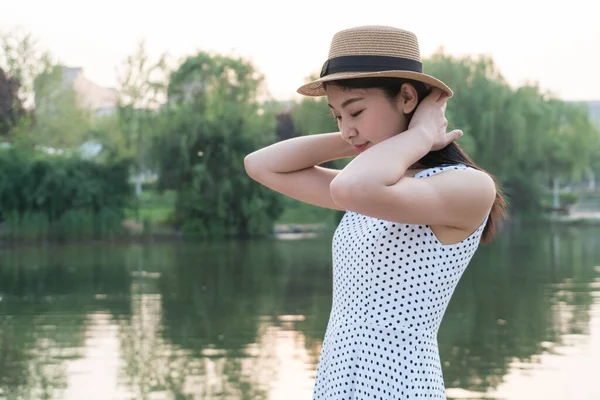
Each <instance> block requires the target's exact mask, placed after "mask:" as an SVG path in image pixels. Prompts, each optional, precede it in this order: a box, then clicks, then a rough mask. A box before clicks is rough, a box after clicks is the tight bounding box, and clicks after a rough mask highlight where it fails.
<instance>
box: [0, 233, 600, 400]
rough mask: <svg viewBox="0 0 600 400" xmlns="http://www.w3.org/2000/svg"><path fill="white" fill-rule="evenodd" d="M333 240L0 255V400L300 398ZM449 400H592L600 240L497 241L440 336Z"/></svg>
mask: <svg viewBox="0 0 600 400" xmlns="http://www.w3.org/2000/svg"><path fill="white" fill-rule="evenodd" d="M331 286H332V284H331V236H330V235H329V234H328V235H325V236H320V237H316V238H315V237H313V238H307V239H297V240H255V241H243V242H240V241H227V242H218V243H148V244H126V245H125V244H122V245H118V244H89V245H65V246H48V247H21V248H13V249H8V248H4V249H1V250H0V399H10V400H13V399H27V400H37V399H61V400H81V399H85V400H92V399H102V400H124V399H149V400H150V399H151V400H163V399H178V400H179V399H285V400H296V399H298V400H299V399H310V398H311V395H312V387H313V379H314V375H315V369H316V365H317V362H318V357H319V352H320V349H321V344H322V339H323V335H324V332H325V328H326V326H327V320H328V317H329V312H330V309H331ZM438 340H439V346H440V355H441V359H442V364H443V372H444V378H445V382H446V388H447V395H448V398H449V399H506V400H525V399H527V400H530V399H544V400H565V399H578V400H592V399H594V400H598V399H600V385H598V377H600V227H588V228H583V227H581V228H576V227H572V228H565V227H562V228H550V227H539V228H534V227H531V228H527V229H516V228H511V230H506V231H504V232H502V234H501V235H500V237H499V238H498V239H497V241H496V242H494V243H493V244H491V245H484V246H482V247H481V248H480V250H479V251H478V252H477V253H476V255H475V257H474V259H473V261H472V262H471V264H470V266H469V267H468V269H467V271H466V272H465V274H464V275H463V277H462V279H461V281H460V284H459V286H458V288H457V290H456V292H455V295H454V297H453V299H452V301H451V303H450V305H449V307H448V310H447V312H446V315H445V318H444V321H443V322H442V326H441V329H440V332H439V335H438Z"/></svg>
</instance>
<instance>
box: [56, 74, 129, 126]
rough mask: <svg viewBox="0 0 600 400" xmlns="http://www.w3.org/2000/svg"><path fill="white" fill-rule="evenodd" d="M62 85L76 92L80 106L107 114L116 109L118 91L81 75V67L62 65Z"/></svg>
mask: <svg viewBox="0 0 600 400" xmlns="http://www.w3.org/2000/svg"><path fill="white" fill-rule="evenodd" d="M62 70H63V87H65V88H73V89H74V90H75V92H76V93H77V94H78V98H79V101H80V106H82V107H85V108H87V109H90V110H92V111H94V112H95V113H96V115H98V116H100V115H109V114H112V113H114V112H115V110H116V109H117V98H118V92H117V90H116V89H114V88H106V87H102V86H100V85H98V84H96V83H94V82H92V81H90V80H89V79H88V78H86V77H85V76H84V75H83V68H79V67H66V66H62Z"/></svg>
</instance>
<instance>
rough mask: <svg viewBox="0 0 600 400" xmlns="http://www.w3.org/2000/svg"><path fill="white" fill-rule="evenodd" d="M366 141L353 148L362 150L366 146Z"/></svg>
mask: <svg viewBox="0 0 600 400" xmlns="http://www.w3.org/2000/svg"><path fill="white" fill-rule="evenodd" d="M367 145H368V143H363V144H361V145H360V146H354V148H355V149H356V150H358V151H363V150H365V149H366V148H367Z"/></svg>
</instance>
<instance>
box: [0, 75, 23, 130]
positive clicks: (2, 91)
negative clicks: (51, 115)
mask: <svg viewBox="0 0 600 400" xmlns="http://www.w3.org/2000/svg"><path fill="white" fill-rule="evenodd" d="M19 87H20V84H19V81H18V80H17V79H15V78H13V77H8V76H6V74H5V73H4V70H3V69H2V68H1V67H0V137H4V138H7V137H8V136H9V135H10V134H11V132H12V129H13V128H14V127H15V125H17V123H18V121H19V119H20V118H21V117H23V116H24V115H25V109H24V108H23V104H22V102H21V99H20V98H19V96H18V92H19Z"/></svg>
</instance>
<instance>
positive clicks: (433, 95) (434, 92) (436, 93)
mask: <svg viewBox="0 0 600 400" xmlns="http://www.w3.org/2000/svg"><path fill="white" fill-rule="evenodd" d="M441 94H442V91H441V90H440V89H439V88H435V87H434V88H433V89H431V92H430V93H429V95H428V96H427V97H428V98H429V99H430V100H431V101H433V102H437V101H438V100H439V99H440V96H441Z"/></svg>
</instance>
